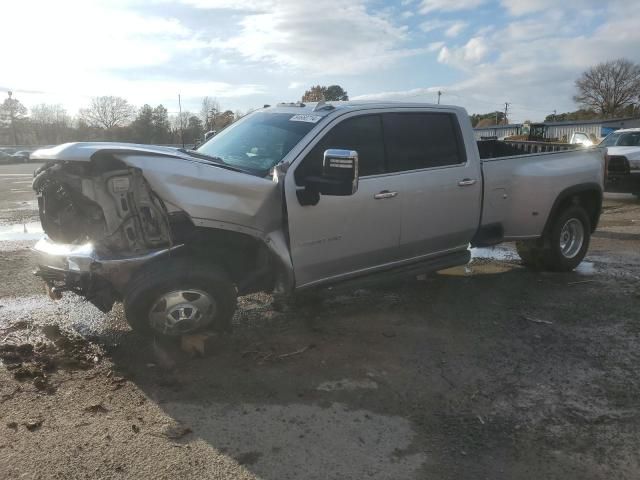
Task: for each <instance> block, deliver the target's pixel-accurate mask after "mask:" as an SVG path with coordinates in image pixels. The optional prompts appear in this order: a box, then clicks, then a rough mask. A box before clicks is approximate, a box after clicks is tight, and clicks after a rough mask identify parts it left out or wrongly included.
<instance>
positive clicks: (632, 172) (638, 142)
mask: <svg viewBox="0 0 640 480" xmlns="http://www.w3.org/2000/svg"><path fill="white" fill-rule="evenodd" d="M600 146H601V147H606V149H607V163H608V167H607V171H608V176H607V185H606V189H607V191H609V192H622V193H633V194H634V195H636V196H640V128H627V129H624V130H616V131H615V132H613V133H610V134H609V135H607V137H606V138H605V139H604V140H603V141H602V142H601V143H600Z"/></svg>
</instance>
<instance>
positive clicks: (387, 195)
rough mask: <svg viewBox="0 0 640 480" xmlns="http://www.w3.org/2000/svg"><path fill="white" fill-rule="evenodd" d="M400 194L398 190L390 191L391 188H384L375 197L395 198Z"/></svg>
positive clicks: (379, 198) (381, 198)
mask: <svg viewBox="0 0 640 480" xmlns="http://www.w3.org/2000/svg"><path fill="white" fill-rule="evenodd" d="M397 195H398V192H390V191H389V190H382V191H381V192H380V193H376V194H375V195H374V196H373V198H375V199H376V200H383V199H385V198H393V197H395V196H397Z"/></svg>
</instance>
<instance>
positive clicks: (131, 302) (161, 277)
mask: <svg viewBox="0 0 640 480" xmlns="http://www.w3.org/2000/svg"><path fill="white" fill-rule="evenodd" d="M127 290H128V293H127V295H126V296H125V299H124V309H125V316H126V319H127V322H128V323H129V325H130V326H131V328H133V330H135V331H137V332H139V333H142V334H144V335H163V336H170V337H176V336H180V335H187V334H193V333H197V332H199V331H203V330H214V331H219V332H222V331H229V330H230V329H231V319H232V317H233V314H234V312H235V308H236V297H237V291H236V288H235V286H234V285H233V283H232V282H231V281H230V280H229V278H228V276H227V275H226V273H225V272H224V271H223V270H222V269H220V268H219V267H217V266H215V265H210V266H205V265H202V264H198V263H197V261H195V260H192V259H188V258H181V259H171V260H167V261H161V262H158V263H156V264H152V265H150V266H148V267H145V268H143V270H142V271H140V272H138V273H137V274H136V275H135V276H134V277H133V279H132V280H131V282H130V283H129V287H128V288H127Z"/></svg>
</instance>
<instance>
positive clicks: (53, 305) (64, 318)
mask: <svg viewBox="0 0 640 480" xmlns="http://www.w3.org/2000/svg"><path fill="white" fill-rule="evenodd" d="M0 307H1V308H0V313H1V314H0V329H2V328H4V327H6V326H7V325H9V324H10V323H14V322H20V321H26V322H28V323H29V324H33V325H59V326H60V327H61V328H64V329H68V330H72V331H75V332H77V333H79V334H80V335H83V336H100V337H101V341H102V342H103V343H105V344H116V343H118V341H119V337H120V336H121V335H122V334H124V333H126V332H127V331H128V330H129V328H128V327H127V325H126V323H125V322H124V316H123V312H122V306H121V305H120V304H116V305H114V309H113V310H112V311H111V312H109V313H102V312H101V311H100V310H98V309H97V308H96V307H94V306H93V305H92V304H90V303H89V302H87V301H85V300H84V299H82V298H80V297H78V296H77V295H74V294H72V293H70V292H67V293H65V294H64V296H63V297H62V299H61V300H58V301H54V300H51V299H50V298H49V297H46V296H44V295H32V296H28V297H4V298H2V299H0Z"/></svg>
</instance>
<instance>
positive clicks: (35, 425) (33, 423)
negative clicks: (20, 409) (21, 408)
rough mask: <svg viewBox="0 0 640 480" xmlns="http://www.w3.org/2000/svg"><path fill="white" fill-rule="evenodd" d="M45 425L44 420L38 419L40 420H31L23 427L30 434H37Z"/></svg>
mask: <svg viewBox="0 0 640 480" xmlns="http://www.w3.org/2000/svg"><path fill="white" fill-rule="evenodd" d="M43 423H44V420H43V419H38V420H29V421H28V422H24V423H23V425H24V426H25V427H26V429H27V430H29V431H30V432H35V431H36V430H38V429H39V428H40V427H41V426H42V424H43Z"/></svg>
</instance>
